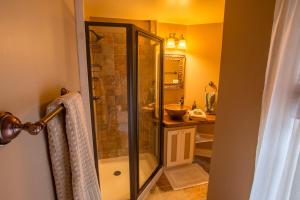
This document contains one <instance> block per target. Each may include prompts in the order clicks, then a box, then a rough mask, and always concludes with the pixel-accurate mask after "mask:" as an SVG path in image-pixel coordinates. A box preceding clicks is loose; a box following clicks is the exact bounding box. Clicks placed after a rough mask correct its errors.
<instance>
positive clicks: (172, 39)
mask: <svg viewBox="0 0 300 200" xmlns="http://www.w3.org/2000/svg"><path fill="white" fill-rule="evenodd" d="M166 48H167V49H175V48H177V49H180V50H184V49H186V40H185V39H184V37H183V34H181V36H180V38H179V39H178V38H176V33H170V34H169V37H167V39H166Z"/></svg>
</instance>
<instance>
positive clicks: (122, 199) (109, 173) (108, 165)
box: [98, 153, 157, 200]
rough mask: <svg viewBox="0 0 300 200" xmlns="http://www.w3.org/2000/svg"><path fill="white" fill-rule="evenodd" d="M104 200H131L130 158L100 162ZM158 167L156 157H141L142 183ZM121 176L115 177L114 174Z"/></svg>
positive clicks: (146, 154) (117, 158) (124, 157)
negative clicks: (119, 173) (117, 172)
mask: <svg viewBox="0 0 300 200" xmlns="http://www.w3.org/2000/svg"><path fill="white" fill-rule="evenodd" d="M98 164H99V174H100V188H101V195H102V200H127V199H130V198H129V197H130V186H129V159H128V156H123V157H116V158H109V159H101V160H98ZM156 166H157V161H156V158H155V157H154V155H152V154H149V153H145V154H141V155H140V183H144V182H145V181H146V180H147V179H148V177H149V176H150V175H151V174H152V172H153V170H154V169H155V168H156ZM115 171H120V172H121V175H119V176H115V175H114V172H115Z"/></svg>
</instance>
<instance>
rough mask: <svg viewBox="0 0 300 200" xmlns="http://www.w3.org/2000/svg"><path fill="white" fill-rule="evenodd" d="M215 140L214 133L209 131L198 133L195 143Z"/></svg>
mask: <svg viewBox="0 0 300 200" xmlns="http://www.w3.org/2000/svg"><path fill="white" fill-rule="evenodd" d="M213 141H214V135H213V134H208V133H197V134H196V140H195V143H196V144H199V143H205V142H213Z"/></svg>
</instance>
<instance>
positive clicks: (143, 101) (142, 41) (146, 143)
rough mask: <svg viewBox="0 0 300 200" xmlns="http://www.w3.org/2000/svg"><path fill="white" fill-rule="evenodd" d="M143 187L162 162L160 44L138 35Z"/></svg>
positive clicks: (140, 165)
mask: <svg viewBox="0 0 300 200" xmlns="http://www.w3.org/2000/svg"><path fill="white" fill-rule="evenodd" d="M137 42H138V55H137V61H138V63H137V66H138V68H137V71H138V95H137V96H138V141H139V187H140V188H141V187H142V186H143V185H144V184H145V182H146V181H147V180H148V179H149V178H150V177H151V175H152V174H153V173H154V172H155V171H156V169H157V168H158V167H159V161H160V149H159V148H160V146H159V144H160V141H159V140H160V139H159V138H160V137H159V136H160V134H159V133H160V107H159V106H160V103H159V102H160V98H161V96H160V69H161V67H160V64H161V63H160V58H161V57H160V56H161V55H160V42H159V41H156V40H155V39H154V38H151V37H148V36H146V35H143V34H138V41H137Z"/></svg>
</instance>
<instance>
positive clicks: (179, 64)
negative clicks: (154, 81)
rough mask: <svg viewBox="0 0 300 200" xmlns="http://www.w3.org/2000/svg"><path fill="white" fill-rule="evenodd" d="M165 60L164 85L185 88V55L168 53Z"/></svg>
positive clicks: (172, 87)
mask: <svg viewBox="0 0 300 200" xmlns="http://www.w3.org/2000/svg"><path fill="white" fill-rule="evenodd" d="M164 61H165V63H164V64H165V65H164V87H165V88H171V89H183V87H184V70H185V55H177V54H166V55H165V59H164Z"/></svg>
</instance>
